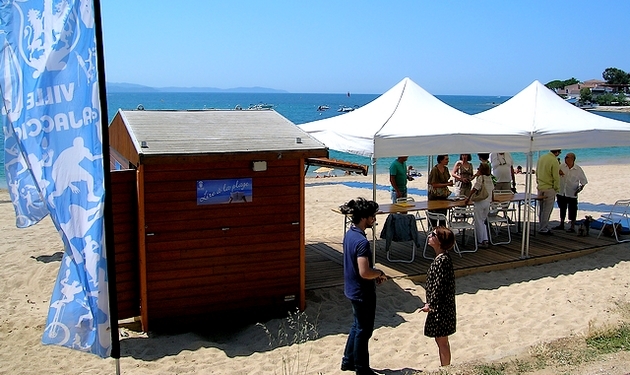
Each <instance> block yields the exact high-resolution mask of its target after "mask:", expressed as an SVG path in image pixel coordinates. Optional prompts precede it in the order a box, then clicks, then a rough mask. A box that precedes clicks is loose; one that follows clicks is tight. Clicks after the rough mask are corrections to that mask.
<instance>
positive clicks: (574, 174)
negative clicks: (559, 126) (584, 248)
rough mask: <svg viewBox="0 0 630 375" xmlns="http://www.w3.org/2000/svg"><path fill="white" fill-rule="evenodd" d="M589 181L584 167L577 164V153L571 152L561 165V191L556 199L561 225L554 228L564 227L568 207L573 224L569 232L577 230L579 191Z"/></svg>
mask: <svg viewBox="0 0 630 375" xmlns="http://www.w3.org/2000/svg"><path fill="white" fill-rule="evenodd" d="M587 183H588V180H587V179H586V175H585V174H584V171H583V170H582V168H581V167H580V166H579V165H577V164H575V154H574V153H572V152H569V153H568V154H567V156H565V157H564V163H563V164H562V165H560V191H559V192H558V193H557V194H556V201H557V202H558V207H559V208H560V225H558V226H557V227H555V228H553V229H559V230H563V229H564V219H565V218H566V214H567V208H568V210H569V222H570V223H571V226H570V227H569V229H567V232H569V233H573V232H575V219H576V218H577V208H578V198H577V196H578V193H579V192H580V191H582V189H583V188H584V185H586V184H587Z"/></svg>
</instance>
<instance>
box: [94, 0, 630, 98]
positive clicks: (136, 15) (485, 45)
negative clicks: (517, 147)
mask: <svg viewBox="0 0 630 375" xmlns="http://www.w3.org/2000/svg"><path fill="white" fill-rule="evenodd" d="M101 11H102V23H103V43H104V49H105V50H104V55H105V74H106V79H107V81H108V82H116V83H123V82H124V83H135V84H140V85H146V86H151V87H167V86H177V87H217V88H221V89H228V88H235V87H254V86H259V87H268V88H273V89H279V90H286V91H288V92H292V93H346V92H352V93H362V94H381V93H383V92H385V91H387V90H388V89H389V88H391V87H392V86H394V85H395V84H396V83H398V82H399V81H400V80H402V79H403V78H405V77H409V78H411V79H412V80H413V81H414V82H416V83H417V84H418V85H420V86H421V87H423V88H424V89H425V90H427V91H428V92H430V93H431V94H434V95H514V94H516V93H517V92H519V91H520V90H522V89H524V88H525V87H526V86H528V85H529V84H530V83H532V82H533V81H534V80H538V81H540V82H542V83H543V84H544V83H547V82H549V81H552V80H555V79H560V80H565V79H570V78H572V77H575V78H576V79H578V80H580V81H585V80H589V79H602V72H603V71H604V69H606V68H609V67H615V68H618V69H621V70H624V71H626V72H630V48H628V47H629V46H630V26H628V25H629V24H628V15H630V1H625V0H624V1H616V2H608V1H606V2H597V1H592V0H589V1H584V0H553V1H550V0H528V1H511V0H479V1H467V0H461V1H452V0H440V1H434V0H430V1H429V0H398V1H396V0H394V1H380V0H362V1H359V0H341V1H340V0H336V1H328V0H323V1H308V0H300V1H295V0H290V1H284V0H270V1H249V0H244V1H224V0H220V1H219V0H217V1H215V0H179V1H166V0H101Z"/></svg>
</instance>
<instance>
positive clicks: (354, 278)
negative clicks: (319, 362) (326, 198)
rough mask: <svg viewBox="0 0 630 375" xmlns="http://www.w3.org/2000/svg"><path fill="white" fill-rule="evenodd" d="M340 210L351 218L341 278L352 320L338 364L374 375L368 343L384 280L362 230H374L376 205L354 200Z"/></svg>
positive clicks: (364, 373) (362, 373)
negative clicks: (378, 288)
mask: <svg viewBox="0 0 630 375" xmlns="http://www.w3.org/2000/svg"><path fill="white" fill-rule="evenodd" d="M340 209H341V212H342V213H344V214H346V215H350V216H351V217H352V225H351V226H350V228H349V229H348V231H347V232H346V234H345V236H344V238H343V257H344V258H343V278H344V294H345V295H346V297H347V298H348V299H349V300H350V302H351V303H352V315H353V317H354V322H353V324H352V327H351V328H350V333H349V334H348V340H347V342H346V346H345V349H344V353H343V358H342V360H341V370H342V371H356V373H357V374H359V375H373V374H376V373H375V372H374V371H372V369H371V368H370V354H369V351H368V342H369V340H370V337H372V332H373V331H374V320H375V318H376V285H378V284H381V283H383V282H384V281H386V280H387V276H386V275H385V273H384V272H383V271H381V270H379V269H376V268H374V264H373V263H372V250H371V249H370V242H369V241H368V239H367V237H366V235H365V229H366V228H372V227H373V226H374V223H375V222H376V216H375V215H376V213H377V212H378V203H376V202H374V201H368V200H366V199H364V198H357V199H354V200H351V201H349V202H347V203H346V204H344V205H343V206H341V207H340Z"/></svg>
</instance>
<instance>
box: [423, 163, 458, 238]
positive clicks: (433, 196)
mask: <svg viewBox="0 0 630 375" xmlns="http://www.w3.org/2000/svg"><path fill="white" fill-rule="evenodd" d="M436 160H437V164H436V165H435V166H434V167H433V168H432V169H431V172H429V178H428V181H427V184H428V190H429V192H428V194H427V195H428V196H427V199H428V200H430V201H432V200H444V199H447V198H448V197H449V195H451V191H450V190H449V187H450V186H453V181H452V180H451V174H450V173H449V172H448V160H449V158H448V155H446V154H444V155H438V156H437V159H436ZM430 212H434V213H440V214H443V215H445V216H446V213H447V210H446V209H436V210H430ZM431 225H433V226H436V225H438V223H435V222H431Z"/></svg>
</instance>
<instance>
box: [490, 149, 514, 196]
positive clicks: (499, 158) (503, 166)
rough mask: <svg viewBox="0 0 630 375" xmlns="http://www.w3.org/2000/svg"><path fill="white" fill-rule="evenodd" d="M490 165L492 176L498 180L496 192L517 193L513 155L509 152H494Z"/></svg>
mask: <svg viewBox="0 0 630 375" xmlns="http://www.w3.org/2000/svg"><path fill="white" fill-rule="evenodd" d="M490 164H491V165H492V175H494V177H495V178H496V180H497V181H496V184H495V185H494V190H512V192H516V179H515V178H514V168H513V164H514V161H513V160H512V155H510V153H509V152H493V153H492V154H491V155H490Z"/></svg>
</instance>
